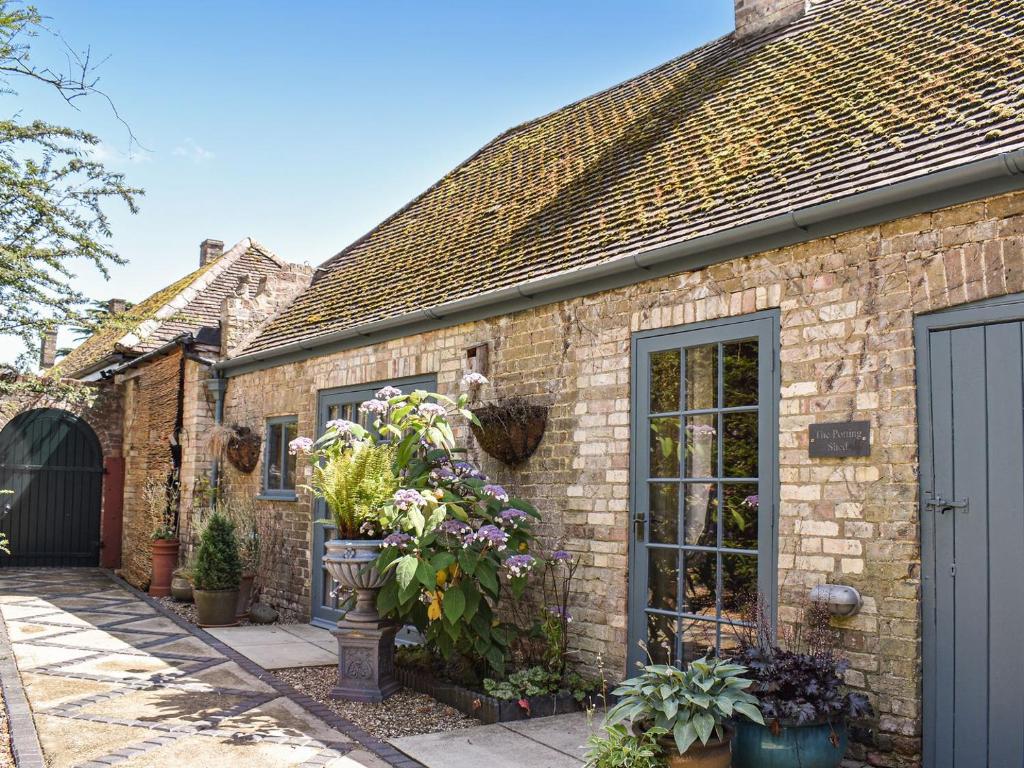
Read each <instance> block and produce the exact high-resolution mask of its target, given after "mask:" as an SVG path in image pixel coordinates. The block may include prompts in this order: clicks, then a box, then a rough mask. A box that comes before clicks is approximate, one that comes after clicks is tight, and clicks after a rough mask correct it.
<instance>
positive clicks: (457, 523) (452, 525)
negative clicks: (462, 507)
mask: <svg viewBox="0 0 1024 768" xmlns="http://www.w3.org/2000/svg"><path fill="white" fill-rule="evenodd" d="M438 528H439V529H440V531H441V533H449V534H451V535H452V536H463V535H465V534H466V533H470V532H472V530H473V529H472V528H470V527H469V526H468V525H467V524H466V523H464V522H462V521H461V520H445V521H444V522H443V523H441V525H439V526H438Z"/></svg>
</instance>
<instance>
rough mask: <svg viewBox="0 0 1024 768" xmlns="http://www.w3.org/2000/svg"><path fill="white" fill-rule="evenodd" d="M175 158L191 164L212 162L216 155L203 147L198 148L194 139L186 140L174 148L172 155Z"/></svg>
mask: <svg viewBox="0 0 1024 768" xmlns="http://www.w3.org/2000/svg"><path fill="white" fill-rule="evenodd" d="M171 154H173V155H174V156H175V157H184V158H187V159H189V160H191V161H192V162H193V163H197V164H198V163H204V162H206V161H207V160H212V159H213V158H214V157H216V155H214V154H213V152H211V151H210V150H208V149H206V148H205V147H201V146H199V145H198V144H197V143H196V142H195V140H194V139H191V138H186V139H185V141H183V142H182V143H181V144H179V145H178V146H176V147H175V148H174V150H173V151H172V153H171Z"/></svg>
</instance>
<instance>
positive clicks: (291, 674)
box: [273, 667, 481, 741]
mask: <svg viewBox="0 0 1024 768" xmlns="http://www.w3.org/2000/svg"><path fill="white" fill-rule="evenodd" d="M273 674H275V675H277V676H278V677H280V678H281V679H282V680H284V681H285V682H286V683H288V684H289V685H291V686H292V687H294V688H295V689H296V690H298V691H300V692H302V693H305V694H306V695H308V696H311V697H312V698H314V699H316V700H317V701H319V702H321V703H322V704H326V705H327V706H328V707H330V708H331V709H332V710H334V712H335V713H336V714H338V715H340V716H341V717H343V718H345V719H346V720H348V721H349V722H352V723H355V724H356V725H358V726H359V727H360V728H362V729H363V730H364V731H366V732H367V733H369V734H371V735H372V736H376V737H377V738H378V739H380V740H381V741H385V740H387V739H395V738H399V737H401V736H418V735H420V734H422V733H438V732H439V731H457V730H461V729H462V728H471V727H473V726H474V725H481V722H480V721H479V720H477V719H476V718H474V717H466V716H465V715H464V714H462V713H461V712H459V711H458V710H457V709H453V708H452V707H449V706H448V705H446V704H442V703H441V702H439V701H438V700H437V699H434V698H431V697H430V696H427V695H426V694H424V693H416V692H415V691H410V690H409V689H407V688H402V689H401V690H400V691H398V693H396V694H395V695H394V696H392V697H391V698H389V699H388V700H387V701H384V702H382V703H380V704H365V703H362V702H355V701H339V700H338V699H332V698H331V697H330V696H328V695H327V694H328V693H329V692H330V690H331V686H333V685H334V681H335V679H336V677H337V674H338V671H337V668H336V667H295V668H293V669H275V670H274V671H273Z"/></svg>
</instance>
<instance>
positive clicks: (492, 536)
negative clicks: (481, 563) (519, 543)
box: [462, 525, 508, 552]
mask: <svg viewBox="0 0 1024 768" xmlns="http://www.w3.org/2000/svg"><path fill="white" fill-rule="evenodd" d="M476 541H479V542H481V543H483V544H485V545H488V544H489V545H491V546H493V547H494V548H495V549H497V550H498V551H499V552H500V551H501V550H503V549H505V546H506V545H507V544H508V534H507V533H505V532H504V531H503V530H501V529H500V528H498V527H497V526H496V525H483V526H480V530H478V531H477V532H476V533H469V534H467V535H466V538H464V539H463V540H462V545H463V546H464V547H468V546H469V545H470V544H472V543H473V542H476Z"/></svg>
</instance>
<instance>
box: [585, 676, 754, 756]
mask: <svg viewBox="0 0 1024 768" xmlns="http://www.w3.org/2000/svg"><path fill="white" fill-rule="evenodd" d="M746 672H747V669H746V667H743V666H740V665H739V664H731V663H728V662H725V661H722V660H721V659H718V658H703V659H698V660H696V661H693V662H691V663H690V665H689V666H688V667H687V668H686V669H685V670H682V669H680V668H679V667H675V666H672V665H669V664H649V665H647V666H646V667H644V668H643V671H642V672H641V673H640V674H639V675H638V676H636V677H634V678H631V679H629V680H626V681H625V682H624V683H623V684H622V685H621V686H619V687H618V688H616V689H615V690H614V691H612V695H613V696H617V697H618V698H619V702H618V703H617V704H616V705H615V706H614V707H612V708H611V709H610V710H609V711H608V715H607V717H606V718H605V724H606V725H609V726H612V725H618V724H619V723H623V722H626V721H629V722H630V723H632V727H633V731H634V733H635V734H636V735H637V736H640V735H642V734H643V733H646V732H647V731H649V730H650V729H651V728H660V729H663V730H664V733H663V735H661V736H659V737H658V744H659V746H660V747H661V750H662V753H663V754H664V755H665V760H666V764H667V765H668V766H670V768H682V767H683V766H686V767H687V768H729V764H730V759H731V758H730V742H731V741H732V737H733V733H734V732H733V728H732V726H731V724H730V723H731V721H732V720H733V719H734V718H735V719H736V720H742V719H743V718H747V719H749V720H752V721H754V722H755V723H763V722H764V720H763V719H762V717H761V712H760V711H759V710H758V707H757V699H756V698H755V697H754V696H752V695H751V694H749V693H747V690H746V689H747V688H748V687H749V686H750V685H751V683H752V681H751V680H749V679H747V678H745V677H743V675H745V674H746Z"/></svg>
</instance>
